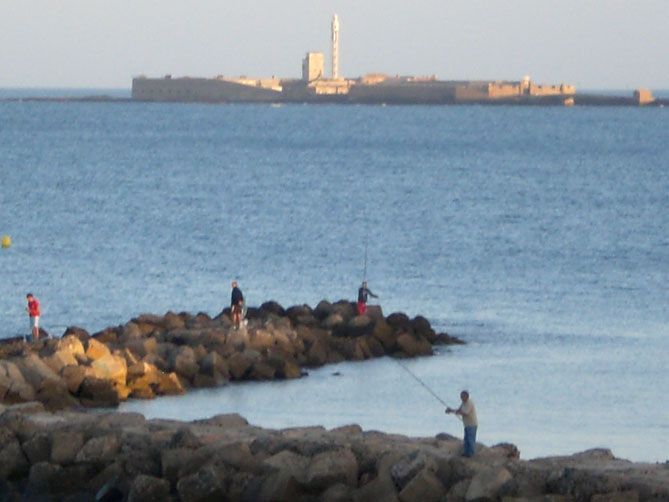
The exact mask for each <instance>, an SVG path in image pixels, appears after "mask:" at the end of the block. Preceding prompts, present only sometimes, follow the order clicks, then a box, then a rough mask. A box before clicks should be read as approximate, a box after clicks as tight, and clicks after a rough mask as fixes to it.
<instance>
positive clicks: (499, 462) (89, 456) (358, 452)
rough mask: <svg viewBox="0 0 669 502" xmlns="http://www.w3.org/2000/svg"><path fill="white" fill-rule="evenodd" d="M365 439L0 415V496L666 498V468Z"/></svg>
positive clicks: (229, 420) (70, 415) (601, 454)
mask: <svg viewBox="0 0 669 502" xmlns="http://www.w3.org/2000/svg"><path fill="white" fill-rule="evenodd" d="M461 449H462V443H461V441H460V440H458V439H455V438H453V437H451V436H448V435H446V434H443V435H441V434H440V435H438V436H437V437H434V438H408V437H405V436H400V435H390V434H383V433H380V432H374V431H363V430H362V429H361V428H360V427H359V426H357V425H350V426H346V427H340V428H337V429H333V430H326V429H324V428H322V427H305V428H293V429H284V430H266V429H261V428H258V427H254V426H252V425H250V424H248V422H247V421H246V420H245V419H244V418H242V417H240V416H238V415H219V416H215V417H213V418H210V419H208V420H199V421H195V422H188V423H186V422H178V421H169V420H145V418H144V417H143V416H142V415H139V414H123V413H110V414H90V413H82V412H73V411H59V412H55V413H50V412H46V411H45V410H44V407H43V405H41V404H40V403H26V404H22V405H15V406H11V407H6V408H4V409H2V408H0V499H1V500H54V501H55V500H72V501H74V500H77V501H93V500H98V501H113V500H119V501H120V500H124V501H153V500H155V501H160V502H171V501H174V502H176V501H186V502H200V501H210V500H212V501H213V500H226V501H304V502H309V501H324V502H325V501H327V502H330V501H351V500H352V501H359V502H366V501H369V502H372V501H374V502H379V501H381V502H383V501H390V502H396V501H402V502H409V501H428V502H429V501H447V502H473V501H503V502H541V501H543V502H549V501H550V502H604V501H609V502H611V501H613V502H615V501H622V502H630V501H635V502H636V501H641V502H645V501H655V502H659V501H666V500H669V466H668V465H666V464H664V465H661V464H634V463H631V462H627V461H625V460H619V459H616V458H614V457H613V456H612V455H611V452H610V451H608V450H592V451H588V452H584V453H581V454H577V455H574V456H570V457H554V458H546V459H538V460H533V461H521V460H519V459H518V451H517V449H516V448H515V447H514V446H513V445H509V444H501V445H497V446H493V447H491V448H487V447H485V446H483V445H478V451H477V454H476V456H475V457H473V458H471V459H467V458H463V457H461V456H460V451H461Z"/></svg>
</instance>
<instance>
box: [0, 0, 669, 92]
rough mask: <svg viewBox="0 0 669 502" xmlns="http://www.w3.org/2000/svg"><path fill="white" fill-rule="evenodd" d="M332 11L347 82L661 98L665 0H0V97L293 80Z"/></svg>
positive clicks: (667, 18) (668, 57) (668, 23)
mask: <svg viewBox="0 0 669 502" xmlns="http://www.w3.org/2000/svg"><path fill="white" fill-rule="evenodd" d="M335 12H336V13H337V14H338V15H339V21H340V46H339V47H340V49H339V53H340V75H342V76H344V77H347V78H357V77H359V76H361V75H364V74H367V73H386V74H389V75H418V76H426V75H436V76H437V78H439V79H443V80H450V79H472V80H475V79H486V80H487V79H490V80H520V79H522V78H523V77H524V76H525V75H529V76H530V77H531V78H532V80H533V81H534V82H536V83H539V84H559V83H569V84H574V85H576V87H577V89H635V88H650V89H669V28H668V27H669V0H560V1H557V0H532V1H530V0H506V1H504V2H500V1H498V0H497V1H494V0H485V1H484V0H459V1H456V0H410V1H409V0H386V1H383V2H382V1H379V0H339V1H328V0H217V1H214V0H114V1H109V0H0V87H10V88H16V87H19V88H22V87H45V88H101V89H128V88H130V87H131V83H132V78H133V77H136V76H139V75H146V76H148V77H160V76H163V75H166V74H171V75H173V76H174V77H178V76H193V77H214V76H217V75H225V76H229V77H237V76H242V75H245V76H249V77H268V76H277V77H281V78H299V77H300V75H301V64H302V59H303V58H304V56H305V54H306V52H307V51H318V52H323V53H324V54H325V56H326V61H328V62H329V60H330V23H331V20H332V16H333V14H334V13H335ZM328 69H329V63H328ZM328 74H329V73H328Z"/></svg>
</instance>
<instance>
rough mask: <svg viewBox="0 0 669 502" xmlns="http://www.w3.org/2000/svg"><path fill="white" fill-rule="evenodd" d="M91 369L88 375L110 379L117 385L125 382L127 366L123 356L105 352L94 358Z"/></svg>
mask: <svg viewBox="0 0 669 502" xmlns="http://www.w3.org/2000/svg"><path fill="white" fill-rule="evenodd" d="M91 369H92V371H91V374H90V376H94V377H96V378H102V379H105V380H111V381H112V382H115V383H116V384H118V385H125V383H126V379H127V375H128V367H127V363H126V360H125V358H124V357H121V356H117V355H114V354H107V355H105V356H102V357H100V358H99V359H96V360H94V361H93V363H92V364H91Z"/></svg>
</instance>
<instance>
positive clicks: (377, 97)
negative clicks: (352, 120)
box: [348, 82, 455, 104]
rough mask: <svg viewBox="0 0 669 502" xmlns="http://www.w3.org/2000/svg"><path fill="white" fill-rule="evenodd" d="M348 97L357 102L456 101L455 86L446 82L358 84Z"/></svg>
mask: <svg viewBox="0 0 669 502" xmlns="http://www.w3.org/2000/svg"><path fill="white" fill-rule="evenodd" d="M348 97H349V101H351V102H355V103H420V104H431V103H434V104H450V103H454V102H455V87H454V86H453V85H452V84H449V83H445V82H398V83H389V82H386V83H383V84H379V85H365V84H357V85H354V86H352V87H351V90H350V91H349V93H348Z"/></svg>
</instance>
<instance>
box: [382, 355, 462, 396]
mask: <svg viewBox="0 0 669 502" xmlns="http://www.w3.org/2000/svg"><path fill="white" fill-rule="evenodd" d="M391 359H392V360H393V361H395V362H396V363H397V364H399V365H400V367H401V368H402V369H403V370H404V371H406V372H407V373H409V375H411V376H412V377H413V378H414V379H415V380H416V382H418V383H419V384H421V385H422V386H423V387H424V388H425V390H427V391H428V392H429V393H430V394H432V396H434V398H435V399H436V400H437V401H439V402H440V403H441V404H443V405H444V406H446V408H450V406H449V405H448V404H446V403H445V402H444V400H443V399H441V398H440V397H439V396H438V395H437V394H436V393H435V392H434V391H433V390H432V389H430V388H429V387H428V386H427V384H426V383H425V382H423V381H422V380H421V379H420V378H418V377H417V376H416V374H415V373H413V372H412V371H411V370H410V369H409V368H407V367H406V366H405V365H404V364H402V362H401V361H400V360H399V359H395V358H394V357H392V358H391Z"/></svg>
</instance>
